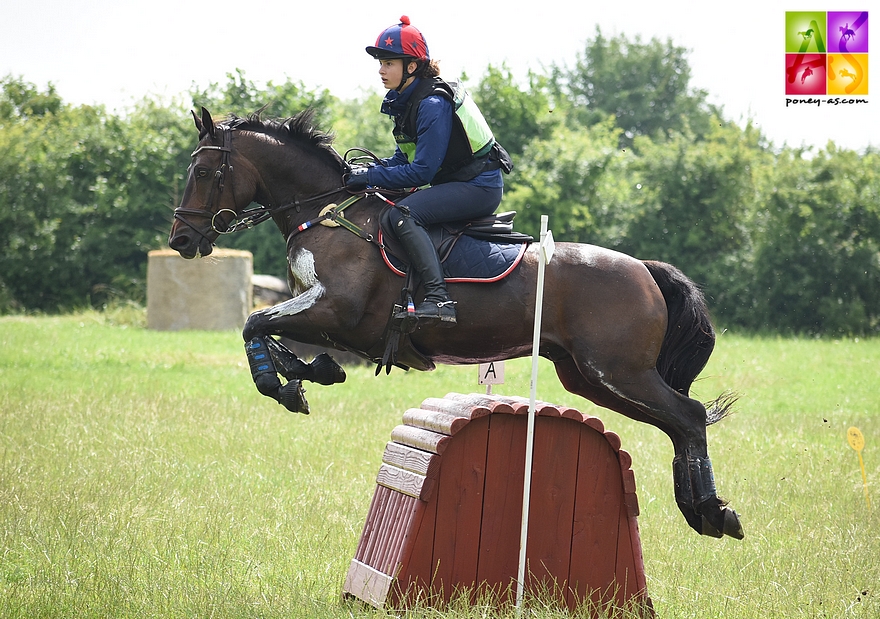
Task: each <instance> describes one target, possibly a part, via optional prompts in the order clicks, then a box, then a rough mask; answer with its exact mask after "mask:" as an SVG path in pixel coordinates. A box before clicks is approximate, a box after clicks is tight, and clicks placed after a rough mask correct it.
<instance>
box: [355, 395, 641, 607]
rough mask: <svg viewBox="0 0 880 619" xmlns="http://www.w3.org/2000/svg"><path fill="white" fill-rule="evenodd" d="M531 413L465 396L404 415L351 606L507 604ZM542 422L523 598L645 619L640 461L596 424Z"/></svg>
mask: <svg viewBox="0 0 880 619" xmlns="http://www.w3.org/2000/svg"><path fill="white" fill-rule="evenodd" d="M527 413H528V401H526V400H523V399H521V398H510V397H503V396H495V395H480V394H471V395H462V394H458V393H450V394H448V395H447V396H446V397H445V398H442V399H439V398H428V399H427V400H425V401H424V402H422V405H421V408H419V409H410V410H408V411H406V413H404V416H403V425H400V426H397V427H396V428H394V430H393V431H392V433H391V442H389V443H388V444H387V446H386V448H385V453H384V455H383V458H382V465H381V467H380V469H379V474H378V476H377V487H376V491H375V493H374V495H373V500H372V503H371V504H370V509H369V512H368V514H367V518H366V522H365V524H364V530H363V533H362V535H361V538H360V542H359V543H358V547H357V551H356V553H355V557H354V559H353V560H352V562H351V566H350V568H349V571H348V575H347V577H346V580H345V585H344V587H343V594H344V595H347V596H353V597H355V598H358V599H360V600H363V601H364V602H367V603H368V604H371V605H373V606H376V607H379V608H381V607H383V606H386V605H389V606H392V607H399V606H405V605H406V604H407V603H408V602H412V601H414V600H416V599H421V600H423V601H427V602H428V603H435V602H438V601H448V600H449V598H450V596H451V595H452V594H453V593H454V592H455V591H456V590H458V589H461V588H469V589H470V590H471V591H472V592H473V595H479V594H480V593H485V592H490V591H491V592H492V593H493V594H494V595H495V597H496V599H498V600H499V601H505V600H506V601H511V602H512V598H513V591H515V589H516V575H517V566H518V560H519V540H520V525H521V520H522V493H523V473H524V471H523V469H524V465H525V441H526V422H527ZM536 413H537V415H536V419H535V444H534V463H533V466H532V490H531V501H530V504H531V507H530V511H529V531H528V543H527V548H526V558H527V562H528V568H527V576H526V583H525V587H526V591H530V592H532V593H540V594H541V595H542V596H546V595H548V593H549V595H550V596H553V597H555V598H556V599H557V600H558V601H559V603H560V604H562V605H565V606H567V607H568V608H571V609H573V608H574V607H576V606H577V605H579V604H581V603H583V602H585V601H587V600H592V601H593V602H594V603H595V604H597V605H602V604H606V603H609V602H610V603H612V604H614V605H615V606H619V607H623V606H632V605H638V606H640V607H642V608H644V609H646V610H647V611H648V612H649V613H651V610H650V609H651V600H650V598H649V597H648V596H647V593H646V590H645V572H644V565H643V562H642V554H641V544H640V541H639V531H638V525H637V523H636V516H637V515H638V511H639V508H638V500H637V498H636V489H635V477H634V475H633V472H632V470H631V469H630V466H631V464H632V458H631V457H630V455H629V454H628V453H627V452H625V451H622V450H621V449H620V438H619V437H618V436H617V435H616V434H614V433H613V432H606V431H605V427H604V425H603V424H602V422H601V421H600V420H599V419H597V418H596V417H592V416H589V415H584V414H582V413H580V412H578V411H577V410H574V409H571V408H565V407H559V406H553V405H549V404H545V403H539V404H538V406H537V411H536Z"/></svg>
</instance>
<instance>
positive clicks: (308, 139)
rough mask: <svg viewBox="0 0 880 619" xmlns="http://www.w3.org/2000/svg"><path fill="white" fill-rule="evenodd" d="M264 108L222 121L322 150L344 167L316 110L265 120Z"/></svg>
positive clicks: (227, 124)
mask: <svg viewBox="0 0 880 619" xmlns="http://www.w3.org/2000/svg"><path fill="white" fill-rule="evenodd" d="M262 111H263V108H260V109H259V110H257V111H256V112H254V113H253V114H249V115H248V116H247V117H246V118H240V117H238V116H236V115H234V114H230V115H229V118H228V119H227V120H225V121H223V123H222V124H224V125H226V126H228V127H230V128H232V129H236V130H239V131H253V132H255V133H262V134H265V135H269V136H272V137H275V138H278V139H280V140H283V141H289V140H292V141H294V142H296V143H298V144H303V145H305V146H308V147H310V148H313V149H314V150H316V151H317V152H319V153H322V156H325V157H328V158H329V160H332V162H333V163H334V165H336V166H337V167H340V168H342V167H345V163H344V161H343V160H342V157H340V156H339V153H337V152H336V150H335V149H334V148H333V139H334V136H333V134H332V133H328V132H326V131H322V130H320V129H318V127H317V125H316V123H315V110H314V109H312V108H307V109H305V110H303V111H302V112H300V113H299V114H296V115H295V116H291V117H290V118H266V119H264V118H261V117H260V114H261V112H262Z"/></svg>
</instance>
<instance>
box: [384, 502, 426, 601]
mask: <svg viewBox="0 0 880 619" xmlns="http://www.w3.org/2000/svg"><path fill="white" fill-rule="evenodd" d="M436 522H437V494H436V493H434V496H433V497H432V498H431V500H430V501H428V502H424V501H418V503H417V512H416V518H414V520H413V526H412V529H411V530H410V531H409V532H408V534H407V539H406V542H405V543H404V549H403V552H402V554H401V557H400V568H399V571H398V575H397V581H396V583H395V586H394V587H393V588H392V591H391V596H392V598H393V600H394V604H395V605H400V604H403V603H406V602H407V601H408V602H414V601H416V599H417V597H418V596H419V595H420V594H422V593H423V592H426V591H428V590H430V588H431V586H432V583H433V572H432V571H431V568H432V560H433V555H434V529H435V526H434V525H435V523H436Z"/></svg>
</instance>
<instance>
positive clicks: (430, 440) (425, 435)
mask: <svg viewBox="0 0 880 619" xmlns="http://www.w3.org/2000/svg"><path fill="white" fill-rule="evenodd" d="M450 438H451V437H449V436H446V435H443V434H437V433H436V432H431V431H430V430H422V429H420V428H413V427H411V426H404V425H400V426H396V427H395V428H394V429H393V430H391V440H392V441H394V442H396V443H401V444H403V445H407V446H409V447H415V448H416V449H421V450H422V451H430V452H432V453H435V454H441V455H442V454H443V450H444V449H446V445H448V444H449V440H450Z"/></svg>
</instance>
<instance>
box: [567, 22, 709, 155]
mask: <svg viewBox="0 0 880 619" xmlns="http://www.w3.org/2000/svg"><path fill="white" fill-rule="evenodd" d="M690 77H691V70H690V66H689V65H688V62H687V52H686V50H685V49H684V48H681V47H677V46H675V45H673V44H672V41H671V40H669V39H667V41H666V42H665V43H663V42H661V41H660V40H658V39H656V38H652V39H651V40H650V41H649V42H648V43H643V42H642V40H641V38H640V37H638V36H637V37H636V38H635V40H634V41H630V40H628V39H627V38H626V36H625V35H618V36H616V37H613V38H611V39H608V38H606V37H605V36H603V35H602V32H601V30H600V29H599V27H598V26H597V27H596V35H595V37H594V38H593V39H591V40H588V41H587V43H586V47H585V49H584V51H583V52H582V53H580V54H578V56H577V61H576V62H575V65H574V68H572V69H570V70H569V69H564V68H560V67H554V69H553V82H554V85H555V88H556V90H557V91H559V92H560V94H561V95H562V96H564V97H567V98H568V99H569V100H570V102H571V104H572V106H573V107H574V109H575V110H576V111H577V117H578V120H579V122H580V123H581V124H584V125H590V124H593V123H594V122H597V121H599V120H601V119H602V118H604V117H605V116H606V115H608V114H611V115H613V116H614V118H615V119H616V123H617V126H618V127H620V128H621V129H622V130H623V134H622V136H621V146H626V147H630V146H632V144H633V140H634V139H635V138H636V136H649V137H654V138H662V137H663V136H668V135H671V133H672V132H676V131H682V130H683V129H684V123H685V119H687V122H688V123H689V125H690V130H691V131H693V132H694V133H695V134H696V135H697V136H700V135H702V134H704V133H705V132H706V131H708V129H709V124H710V117H711V115H712V114H713V113H715V114H716V115H720V114H719V111H718V110H713V109H711V108H709V107H708V106H707V105H706V102H705V100H706V94H707V93H706V92H705V91H703V90H695V89H691V87H690Z"/></svg>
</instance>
